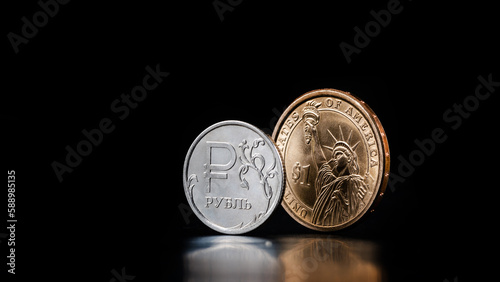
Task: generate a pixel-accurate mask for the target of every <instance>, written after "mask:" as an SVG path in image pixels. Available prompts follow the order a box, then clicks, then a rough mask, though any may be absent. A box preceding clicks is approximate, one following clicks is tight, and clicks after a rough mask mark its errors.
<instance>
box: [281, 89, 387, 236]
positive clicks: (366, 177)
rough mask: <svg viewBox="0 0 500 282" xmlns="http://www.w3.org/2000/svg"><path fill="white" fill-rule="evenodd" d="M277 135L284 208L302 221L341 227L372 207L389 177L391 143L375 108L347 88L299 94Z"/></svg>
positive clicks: (322, 228)
mask: <svg viewBox="0 0 500 282" xmlns="http://www.w3.org/2000/svg"><path fill="white" fill-rule="evenodd" d="M272 137H273V140H274V141H275V143H276V145H277V147H278V150H279V151H280V153H281V154H282V156H283V160H284V164H285V171H286V188H285V193H284V197H283V201H282V205H283V207H284V208H285V210H286V211H287V212H288V213H289V214H290V215H291V216H292V217H293V218H294V219H295V220H296V221H298V222H299V223H300V224H302V225H304V226H306V227H309V228H311V229H315V230H320V231H333V230H339V229H342V228H345V227H348V226H350V225H351V224H353V223H355V222H357V221H358V220H359V219H361V218H362V217H363V216H365V215H366V214H368V213H369V212H371V211H373V208H374V207H375V205H376V204H377V203H378V202H379V201H380V199H381V197H382V195H383V194H384V191H385V187H386V185H387V180H388V178H389V163H390V157H389V144H388V142H387V137H386V135H385V132H384V129H383V127H382V124H381V123H380V121H379V119H378V118H377V116H376V115H375V113H374V112H373V111H372V110H371V109H370V108H369V107H368V106H367V105H366V104H365V103H364V102H363V101H361V100H359V99H358V98H356V97H354V96H353V95H351V94H350V93H348V92H343V91H339V90H335V89H319V90H314V91H310V92H307V93H306V94H304V95H302V96H301V97H299V98H298V99H296V100H295V101H294V102H293V103H292V104H291V105H290V106H289V107H288V108H287V109H286V110H285V112H284V113H283V115H282V116H281V117H280V119H279V121H278V123H277V125H276V127H275V128H274V132H273V136H272Z"/></svg>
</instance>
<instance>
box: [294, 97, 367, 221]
mask: <svg viewBox="0 0 500 282" xmlns="http://www.w3.org/2000/svg"><path fill="white" fill-rule="evenodd" d="M320 105H321V103H317V102H315V101H314V100H312V101H310V102H309V103H308V104H307V106H306V107H304V109H303V110H302V118H303V121H304V138H305V143H306V145H307V146H311V154H312V159H313V160H314V163H315V165H316V166H317V171H318V173H317V176H316V180H315V183H314V187H315V190H316V200H315V202H314V206H313V210H312V223H313V224H317V225H323V226H334V225H338V224H341V223H343V222H345V221H347V220H348V219H350V218H351V217H354V216H355V215H356V214H357V213H358V209H359V208H361V206H362V205H363V202H362V197H360V193H358V192H359V191H360V190H362V191H367V190H368V189H367V188H368V187H367V185H366V183H365V182H364V181H363V177H362V176H360V175H359V174H358V173H359V165H358V157H357V154H356V148H357V146H358V145H359V142H360V141H358V142H356V143H355V144H353V145H351V144H350V143H351V137H352V130H351V131H350V132H349V135H348V137H347V139H345V138H344V134H343V132H342V127H341V126H340V124H339V125H338V128H339V133H338V134H337V135H340V136H337V137H335V136H334V135H333V134H332V133H331V131H330V130H329V129H327V132H328V133H329V134H330V135H331V137H332V139H333V143H332V146H326V145H321V144H320V139H319V136H318V131H317V125H318V124H319V122H320V113H319V111H318V107H319V106H320ZM332 126H335V125H334V124H332ZM361 195H362V193H361Z"/></svg>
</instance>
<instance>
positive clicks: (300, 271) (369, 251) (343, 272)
mask: <svg viewBox="0 0 500 282" xmlns="http://www.w3.org/2000/svg"><path fill="white" fill-rule="evenodd" d="M378 252H379V246H378V245H377V244H376V243H373V242H370V241H364V240H357V239H346V238H339V237H334V236H326V235H325V236H306V237H295V236H287V237H279V238H269V239H267V238H266V239H263V238H256V237H246V236H208V237H197V238H192V239H189V240H187V244H186V247H185V251H184V254H183V271H184V272H183V273H184V280H185V281H383V280H384V279H383V277H384V275H383V273H384V272H383V267H382V266H381V265H380V263H379V259H378Z"/></svg>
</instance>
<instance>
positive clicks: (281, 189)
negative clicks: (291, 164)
mask: <svg viewBox="0 0 500 282" xmlns="http://www.w3.org/2000/svg"><path fill="white" fill-rule="evenodd" d="M227 125H236V126H242V127H246V128H247V129H249V130H252V131H254V132H255V133H257V135H260V136H261V137H262V138H264V139H265V140H266V141H267V142H268V143H269V144H272V145H270V146H269V147H270V148H271V150H272V151H273V153H274V155H275V156H277V158H278V161H277V163H276V166H277V169H279V173H280V175H281V178H280V184H281V185H279V186H280V187H278V189H277V190H278V191H277V195H276V196H277V197H276V200H275V201H273V203H271V206H270V212H268V214H267V215H266V216H265V217H262V218H260V219H259V220H258V221H256V222H255V223H254V224H252V225H250V226H248V227H245V228H242V229H234V230H233V229H230V230H228V229H224V228H223V227H221V226H219V225H217V224H215V223H213V222H211V221H210V220H208V219H207V218H206V217H204V216H203V215H200V214H198V213H199V212H198V210H197V209H198V208H197V207H193V204H191V201H190V200H189V194H188V187H186V185H187V178H188V176H187V169H188V164H189V160H190V159H191V155H192V154H193V151H194V149H195V148H196V146H197V144H198V143H199V142H200V140H201V139H202V138H203V137H204V136H205V135H207V134H208V133H209V132H211V131H212V130H214V129H216V128H219V127H222V126H227ZM182 176H183V186H184V193H185V195H186V199H187V202H188V204H189V206H190V207H191V210H192V211H193V213H194V214H195V215H196V217H198V219H200V220H201V221H202V222H203V223H204V224H205V225H207V226H208V227H210V228H211V229H213V230H215V231H218V232H220V233H224V234H243V233H247V232H250V231H252V230H254V229H256V228H257V227H259V226H260V225H262V224H263V223H264V222H265V221H267V219H268V218H269V217H270V216H271V214H272V213H273V212H274V211H275V210H276V207H278V206H279V204H280V203H281V201H282V199H283V193H284V191H285V167H284V166H283V158H282V156H281V153H280V151H279V150H278V148H277V146H276V143H275V142H274V140H273V139H272V138H271V137H270V136H269V135H267V134H266V133H265V132H263V131H262V130H260V129H259V128H257V127H256V126H254V125H252V124H249V123H247V122H244V121H239V120H225V121H220V122H217V123H215V124H213V125H211V126H209V127H207V128H206V129H205V130H203V131H202V132H201V133H200V134H199V135H198V136H197V137H196V139H195V140H194V141H193V143H191V146H190V147H189V150H188V152H187V154H186V158H185V159H184V166H183V171H182ZM185 179H186V180H185Z"/></svg>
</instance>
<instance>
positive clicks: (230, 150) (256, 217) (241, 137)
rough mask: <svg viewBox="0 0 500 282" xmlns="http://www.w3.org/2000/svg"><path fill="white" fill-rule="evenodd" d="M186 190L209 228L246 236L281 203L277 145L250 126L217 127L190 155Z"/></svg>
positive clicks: (204, 135) (231, 123) (196, 143)
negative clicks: (245, 233)
mask: <svg viewBox="0 0 500 282" xmlns="http://www.w3.org/2000/svg"><path fill="white" fill-rule="evenodd" d="M199 180H200V181H201V182H199ZM184 189H185V192H186V197H187V199H188V202H189V205H190V206H191V208H192V209H193V211H194V213H195V214H196V215H197V216H198V218H200V220H202V222H204V223H205V224H206V225H208V226H209V227H211V228H212V229H214V230H217V231H219V232H222V233H228V234H240V233H244V232H248V231H250V230H252V229H254V228H256V227H257V226H259V225H260V224H262V223H263V222H264V221H265V220H266V219H267V218H268V217H269V216H270V214H271V213H272V212H273V211H274V209H275V208H276V206H277V205H278V204H279V203H280V202H281V197H282V193H283V189H284V172H283V164H282V161H281V157H280V154H279V152H278V150H277V149H276V147H275V145H274V143H273V141H272V140H271V139H270V138H269V137H268V136H267V135H265V134H264V133H263V132H262V131H260V130H259V129H257V128H256V127H254V126H252V125H250V124H247V123H244V122H240V121H224V122H220V123H217V124H214V125H212V126H211V127H209V128H207V129H206V130H205V131H203V132H202V133H201V134H200V135H199V136H198V137H197V138H196V140H195V141H194V142H193V144H192V145H191V147H190V149H189V152H188V154H187V156H186V160H185V163H184Z"/></svg>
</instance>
